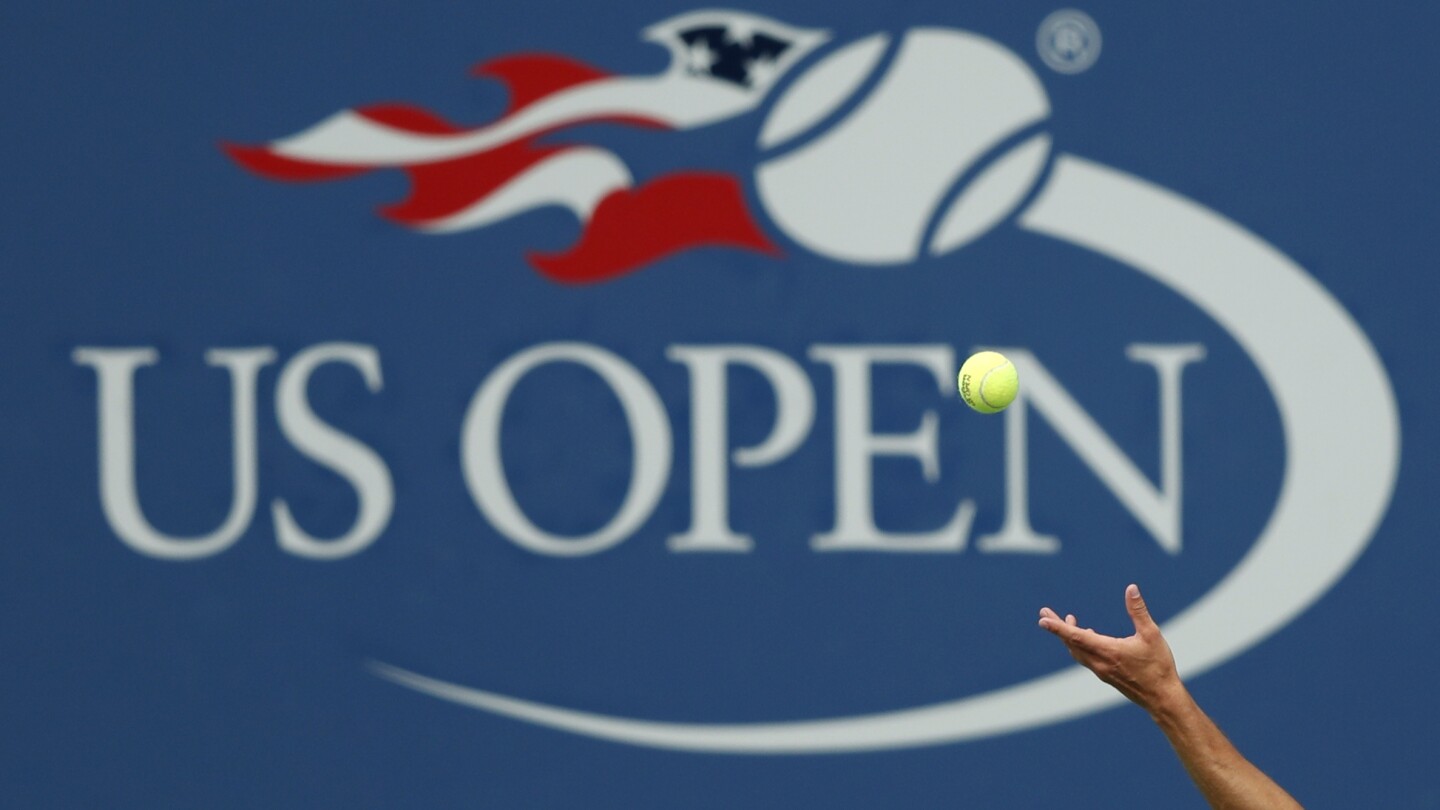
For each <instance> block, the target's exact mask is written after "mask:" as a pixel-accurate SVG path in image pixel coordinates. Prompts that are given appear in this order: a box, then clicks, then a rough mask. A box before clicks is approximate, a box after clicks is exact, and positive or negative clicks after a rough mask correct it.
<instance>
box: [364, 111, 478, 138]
mask: <svg viewBox="0 0 1440 810" xmlns="http://www.w3.org/2000/svg"><path fill="white" fill-rule="evenodd" d="M355 112H357V113H359V114H361V115H363V116H365V117H366V118H369V119H370V120H371V121H374V122H375V123H377V124H384V125H385V126H387V127H391V128H393V129H403V130H405V131H406V132H414V133H415V134H417V135H454V134H455V133H457V132H464V131H465V130H464V129H463V128H461V127H457V126H455V125H454V124H452V123H450V122H449V121H446V120H445V119H443V118H441V117H440V116H438V115H436V114H435V113H432V112H430V111H429V110H424V109H421V108H419V107H414V106H411V105H409V104H372V105H370V106H369V107H360V108H357V109H356V110H355Z"/></svg>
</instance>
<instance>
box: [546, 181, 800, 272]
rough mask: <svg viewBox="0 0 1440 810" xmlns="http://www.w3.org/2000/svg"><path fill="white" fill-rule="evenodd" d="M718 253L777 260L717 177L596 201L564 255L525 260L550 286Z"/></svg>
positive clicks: (736, 189)
mask: <svg viewBox="0 0 1440 810" xmlns="http://www.w3.org/2000/svg"><path fill="white" fill-rule="evenodd" d="M705 246H725V247H735V248H743V249H746V250H754V251H758V252H760V253H769V254H771V255H778V254H779V253H780V249H779V248H778V247H776V246H775V244H774V243H773V242H771V241H770V240H769V239H768V238H767V237H766V236H765V234H764V232H762V231H761V230H760V227H759V226H758V225H756V224H755V219H754V217H752V216H751V214H750V210H749V208H748V207H747V206H746V204H745V195H744V194H743V192H742V191H741V188H740V183H739V181H738V180H736V179H735V178H733V177H731V176H729V175H725V174H711V173H701V172H684V173H677V174H668V175H665V176H663V177H660V178H658V179H656V180H652V181H651V182H649V183H646V184H645V185H643V186H641V187H640V188H637V189H634V190H626V191H616V192H613V193H611V194H610V196H608V197H606V198H605V199H603V200H601V201H600V205H599V206H597V207H596V208H595V213H594V214H593V215H592V216H591V218H590V222H589V224H588V225H587V226H586V228H585V231H584V232H583V233H581V234H580V240H579V241H578V242H576V243H575V245H574V246H573V247H572V248H571V249H570V250H568V251H566V252H565V253H557V254H538V253H532V254H530V256H529V259H530V263H531V264H532V265H534V266H535V268H536V269H538V270H540V272H542V273H544V274H545V275H546V276H549V277H550V278H551V279H553V280H555V281H560V282H565V283H572V284H574V283H589V282H596V281H605V280H607V279H611V278H614V277H616V276H619V275H623V274H625V273H628V272H631V271H633V270H637V269H639V268H641V267H643V266H645V265H647V264H650V263H652V262H655V261H657V260H659V259H661V258H663V257H665V256H668V255H670V254H673V253H678V252H680V251H682V250H688V249H690V248H697V247H705Z"/></svg>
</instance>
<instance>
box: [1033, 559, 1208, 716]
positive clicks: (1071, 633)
mask: <svg viewBox="0 0 1440 810" xmlns="http://www.w3.org/2000/svg"><path fill="white" fill-rule="evenodd" d="M1125 609H1126V611H1127V612H1128V613H1129V614H1130V620H1131V621H1132V622H1133V623H1134V625H1135V634H1134V635H1131V636H1126V637H1124V638H1116V637H1114V636H1107V635H1103V634H1101V633H1097V632H1095V631H1094V630H1091V629H1090V628H1088V627H1080V625H1079V623H1078V622H1077V621H1076V619H1075V616H1074V614H1067V615H1066V616H1065V618H1064V619H1061V618H1060V615H1059V614H1058V613H1056V612H1055V611H1053V610H1051V609H1050V608H1048V607H1046V608H1041V609H1040V626H1041V627H1042V628H1044V629H1046V630H1049V631H1050V632H1051V633H1054V634H1055V635H1056V636H1057V637H1059V639H1060V640H1061V641H1063V642H1065V647H1066V648H1067V649H1068V650H1070V655H1071V656H1073V657H1074V658H1075V660H1076V661H1079V662H1080V663H1081V664H1082V665H1083V666H1084V667H1085V668H1086V669H1088V670H1090V671H1091V672H1093V673H1095V675H1096V676H1097V677H1098V678H1100V680H1102V681H1104V682H1105V683H1108V684H1110V685H1111V686H1113V687H1115V688H1116V689H1117V690H1119V691H1120V693H1121V694H1123V695H1124V696H1125V697H1127V698H1129V699H1130V700H1132V701H1134V702H1135V703H1136V704H1138V705H1139V706H1140V707H1141V708H1144V709H1145V710H1147V711H1150V712H1152V713H1153V712H1154V711H1155V709H1156V708H1157V707H1158V706H1159V705H1160V704H1161V703H1162V702H1163V701H1164V700H1166V699H1167V698H1169V697H1171V696H1173V695H1174V694H1175V693H1176V692H1177V691H1179V690H1183V689H1184V687H1183V686H1181V684H1180V676H1179V675H1178V674H1177V673H1176V671H1175V657H1174V655H1172V654H1171V653H1170V645H1168V644H1166V643H1165V638H1164V637H1163V636H1162V635H1160V626H1159V625H1157V624H1156V623H1155V620H1154V619H1153V618H1151V617H1150V610H1149V609H1148V608H1146V607H1145V600H1144V598H1142V597H1141V596H1140V588H1139V587H1137V586H1135V585H1131V586H1130V587H1128V588H1126V589H1125Z"/></svg>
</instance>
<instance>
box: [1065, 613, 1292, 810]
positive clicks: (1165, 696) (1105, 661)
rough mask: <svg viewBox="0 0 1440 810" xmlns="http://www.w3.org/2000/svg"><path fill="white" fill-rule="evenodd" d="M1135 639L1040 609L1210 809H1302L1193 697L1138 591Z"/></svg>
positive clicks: (1073, 654)
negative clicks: (1157, 738) (1158, 738)
mask: <svg viewBox="0 0 1440 810" xmlns="http://www.w3.org/2000/svg"><path fill="white" fill-rule="evenodd" d="M1125 609H1126V611H1127V612H1128V613H1129V614H1130V620H1131V622H1132V623H1133V624H1134V625H1135V634H1134V635H1131V636H1126V637H1124V638H1116V637H1114V636H1107V635H1103V634H1101V633H1097V632H1095V631H1094V630H1091V629H1090V628H1084V627H1080V626H1079V622H1077V621H1076V619H1075V616H1074V614H1067V615H1066V616H1065V618H1063V619H1062V618H1060V615H1059V614H1058V613H1056V612H1055V611H1053V610H1051V609H1050V608H1048V607H1046V608H1041V609H1040V627H1042V628H1043V629H1045V630H1048V631H1049V632H1051V633H1053V634H1054V635H1055V636H1056V637H1058V638H1059V639H1060V640H1061V641H1062V642H1064V643H1065V647H1066V649H1068V650H1069V651H1070V655H1072V656H1073V657H1074V658H1075V660H1076V661H1079V662H1080V664H1081V665H1082V666H1084V667H1085V668H1086V669H1088V670H1090V671H1091V672H1093V673H1095V675H1096V677H1098V678H1100V680H1102V681H1104V682H1105V683H1108V684H1110V685H1111V686H1113V687H1115V689H1116V690H1118V691H1119V692H1120V694H1122V695H1124V696H1125V697H1127V698H1129V699H1130V700H1131V702H1133V703H1135V704H1136V705H1137V706H1139V707H1140V708H1142V709H1144V710H1145V711H1146V712H1148V713H1149V714H1150V717H1151V719H1152V720H1154V721H1155V724H1156V725H1158V726H1159V727H1160V730H1161V731H1162V732H1163V733H1164V734H1165V737H1166V739H1168V740H1169V741H1170V745H1171V746H1172V747H1173V748H1174V749H1175V753H1176V755H1177V756H1179V758H1180V762H1181V763H1182V764H1183V765H1184V766H1185V770H1186V771H1187V772H1189V774H1190V778H1191V779H1192V780H1194V782H1195V786H1196V787H1197V788H1199V789H1200V793H1201V794H1202V795H1203V796H1204V797H1205V799H1206V801H1208V802H1209V803H1210V806H1211V807H1214V808H1217V810H1219V809H1220V808H1224V810H1301V809H1300V803H1299V802H1297V801H1295V799H1294V798H1293V797H1291V796H1290V794H1289V793H1287V792H1285V789H1284V788H1282V787H1280V786H1279V785H1278V784H1276V783H1275V782H1274V780H1272V779H1270V777H1268V776H1266V775H1265V774H1264V773H1263V772H1262V771H1261V770H1260V769H1259V768H1257V767H1255V766H1254V765H1253V764H1252V763H1251V762H1250V761H1249V760H1247V759H1246V758H1245V757H1244V756H1243V755H1241V753H1240V751H1239V750H1237V749H1236V748H1235V746H1234V745H1232V744H1231V742H1230V741H1229V740H1228V739H1226V737H1225V735H1224V734H1223V733H1222V732H1221V731H1220V728H1219V727H1218V726H1216V725H1215V723H1214V721H1212V720H1211V719H1210V718H1209V717H1208V716H1207V715H1206V714H1205V712H1204V711H1202V710H1201V709H1200V705H1199V704H1197V703H1196V702H1195V699H1194V698H1193V697H1191V696H1190V691H1189V690H1188V689H1186V688H1185V684H1184V683H1182V682H1181V680H1180V675H1179V673H1178V672H1177V671H1176V669H1175V656H1174V655H1172V654H1171V652H1170V645H1169V644H1167V643H1166V642H1165V637H1164V636H1162V635H1161V634H1160V626H1159V625H1157V624H1156V623H1155V620H1154V619H1153V618H1151V616H1150V610H1149V608H1147V607H1146V606H1145V599H1144V597H1142V596H1141V595H1140V588H1139V587H1138V586H1135V585H1131V586H1130V587H1128V588H1126V589H1125Z"/></svg>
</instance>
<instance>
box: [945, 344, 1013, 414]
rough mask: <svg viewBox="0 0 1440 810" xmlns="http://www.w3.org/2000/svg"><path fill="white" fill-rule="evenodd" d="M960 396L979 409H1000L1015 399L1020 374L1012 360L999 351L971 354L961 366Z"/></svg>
mask: <svg viewBox="0 0 1440 810" xmlns="http://www.w3.org/2000/svg"><path fill="white" fill-rule="evenodd" d="M959 386H960V398H961V399H963V400H965V404H966V405H969V406H970V407H972V408H974V409H975V410H977V411H979V412H980V413H999V412H1001V411H1003V410H1005V406H1007V405H1009V404H1010V403H1011V402H1014V401H1015V392H1016V391H1018V390H1020V376H1019V375H1018V374H1016V373H1015V364H1014V363H1012V362H1010V361H1009V360H1007V359H1006V358H1005V355H1003V354H1001V353H999V352H978V353H976V354H972V355H970V359H968V360H966V361H965V365H963V366H961V367H960V379H959Z"/></svg>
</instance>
